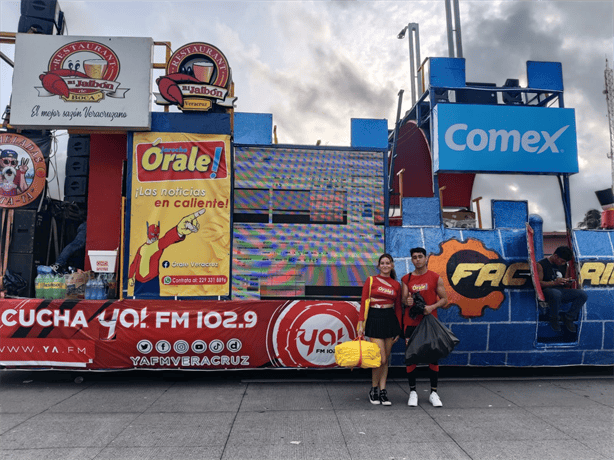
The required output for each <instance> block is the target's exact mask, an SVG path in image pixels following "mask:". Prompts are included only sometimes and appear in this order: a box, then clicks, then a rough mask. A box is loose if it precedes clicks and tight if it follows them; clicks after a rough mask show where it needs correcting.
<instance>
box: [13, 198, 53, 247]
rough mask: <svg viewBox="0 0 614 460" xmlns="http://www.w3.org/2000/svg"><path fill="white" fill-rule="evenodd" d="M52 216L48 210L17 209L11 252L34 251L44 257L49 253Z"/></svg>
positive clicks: (14, 216) (14, 217)
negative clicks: (39, 211)
mask: <svg viewBox="0 0 614 460" xmlns="http://www.w3.org/2000/svg"><path fill="white" fill-rule="evenodd" d="M50 230H51V218H50V215H49V213H48V212H41V213H38V212H37V211H36V209H15V211H14V214H13V231H12V238H11V244H10V245H9V252H16V253H17V252H18V253H34V254H35V255H36V256H37V257H38V258H42V257H43V256H45V255H46V253H47V247H48V245H49V232H50Z"/></svg>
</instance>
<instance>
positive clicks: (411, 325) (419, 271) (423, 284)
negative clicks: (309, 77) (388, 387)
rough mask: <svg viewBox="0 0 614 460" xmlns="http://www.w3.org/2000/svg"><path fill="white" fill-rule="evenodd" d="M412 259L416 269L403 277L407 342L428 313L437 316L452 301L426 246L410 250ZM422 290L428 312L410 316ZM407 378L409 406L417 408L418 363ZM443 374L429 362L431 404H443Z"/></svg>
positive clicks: (409, 369)
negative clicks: (440, 385) (440, 391)
mask: <svg viewBox="0 0 614 460" xmlns="http://www.w3.org/2000/svg"><path fill="white" fill-rule="evenodd" d="M410 254H411V261H412V263H413V264H414V267H415V270H414V271H413V272H411V273H408V274H407V275H405V276H404V277H403V278H401V286H402V289H403V293H402V294H401V296H402V297H401V298H402V300H403V303H404V304H405V305H407V306H408V307H409V308H405V312H404V315H403V317H402V318H399V323H400V324H402V325H403V329H404V334H405V343H407V342H408V341H409V337H411V334H412V332H413V331H414V329H415V328H416V326H418V324H420V321H422V318H424V315H434V316H435V317H437V309H438V308H439V307H443V306H444V305H446V304H447V303H448V297H447V295H446V290H445V287H444V284H443V280H442V279H441V277H440V276H439V275H438V274H437V273H435V272H433V271H431V270H429V269H428V268H427V265H428V257H427V256H426V250H425V249H424V248H413V249H411V250H410ZM417 293H419V294H420V295H421V296H422V298H423V299H424V301H425V303H426V307H425V308H424V315H418V316H417V317H416V318H413V319H412V318H411V317H410V316H409V310H410V309H411V306H412V305H413V304H414V299H413V294H417ZM406 370H407V380H408V381H409V401H408V402H407V405H408V406H412V407H415V406H417V405H418V393H417V392H416V375H415V372H414V371H415V370H416V365H415V364H412V365H411V366H407V368H406ZM438 376H439V365H438V364H437V363H436V362H435V363H431V364H429V377H430V381H431V395H430V396H429V401H430V403H431V404H432V405H433V406H435V407H441V406H442V404H441V399H439V395H438V394H437V381H438Z"/></svg>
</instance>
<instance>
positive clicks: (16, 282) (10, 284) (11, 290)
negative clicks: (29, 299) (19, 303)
mask: <svg viewBox="0 0 614 460" xmlns="http://www.w3.org/2000/svg"><path fill="white" fill-rule="evenodd" d="M2 281H3V282H4V289H6V293H7V295H10V296H12V297H17V296H19V293H20V292H21V291H23V290H24V288H25V287H26V286H27V284H28V283H27V282H26V280H24V279H23V278H22V277H21V276H20V275H18V274H17V273H14V272H12V271H10V270H9V269H8V268H7V269H6V271H5V272H4V278H3V279H2Z"/></svg>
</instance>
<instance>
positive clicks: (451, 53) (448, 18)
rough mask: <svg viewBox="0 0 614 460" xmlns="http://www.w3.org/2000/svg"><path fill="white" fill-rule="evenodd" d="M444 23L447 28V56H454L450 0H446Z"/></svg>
mask: <svg viewBox="0 0 614 460" xmlns="http://www.w3.org/2000/svg"><path fill="white" fill-rule="evenodd" d="M446 25H447V29H448V56H449V57H454V38H453V37H452V11H451V6H450V0H446Z"/></svg>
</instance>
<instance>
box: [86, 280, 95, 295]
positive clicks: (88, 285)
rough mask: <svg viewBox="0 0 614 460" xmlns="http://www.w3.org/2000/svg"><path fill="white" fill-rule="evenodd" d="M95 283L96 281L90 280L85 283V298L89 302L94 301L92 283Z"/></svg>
mask: <svg viewBox="0 0 614 460" xmlns="http://www.w3.org/2000/svg"><path fill="white" fill-rule="evenodd" d="M93 282H94V279H93V278H92V279H89V280H87V283H85V298H86V299H87V300H91V299H92V294H93V289H94V288H93V285H92V283H93Z"/></svg>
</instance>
